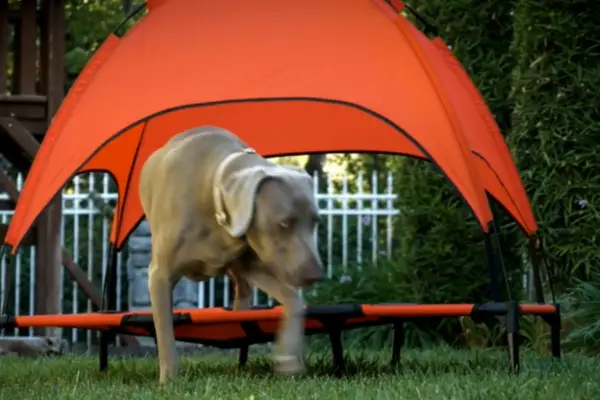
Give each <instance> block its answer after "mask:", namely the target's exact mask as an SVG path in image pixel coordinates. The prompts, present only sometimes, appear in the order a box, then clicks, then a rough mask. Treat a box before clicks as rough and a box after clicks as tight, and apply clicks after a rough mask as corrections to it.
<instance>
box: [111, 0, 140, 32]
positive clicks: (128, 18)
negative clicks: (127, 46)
mask: <svg viewBox="0 0 600 400" xmlns="http://www.w3.org/2000/svg"><path fill="white" fill-rule="evenodd" d="M144 8H146V2H143V3H142V4H138V5H137V6H136V7H135V8H134V9H133V10H131V11H130V12H129V14H128V15H127V16H126V17H125V19H124V20H123V21H122V22H121V23H120V24H119V25H118V26H117V27H116V28H115V29H114V30H113V34H114V35H116V36H119V31H120V30H121V29H122V28H123V27H124V26H125V24H126V23H127V22H128V21H129V20H130V19H131V18H133V17H135V16H136V15H137V14H138V13H139V12H141V11H142V10H143V9H144Z"/></svg>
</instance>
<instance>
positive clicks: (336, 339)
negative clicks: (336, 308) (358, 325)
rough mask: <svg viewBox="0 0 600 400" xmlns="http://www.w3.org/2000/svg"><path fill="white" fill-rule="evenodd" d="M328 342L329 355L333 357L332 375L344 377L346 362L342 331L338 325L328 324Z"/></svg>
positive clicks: (334, 323)
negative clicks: (329, 344) (329, 347)
mask: <svg viewBox="0 0 600 400" xmlns="http://www.w3.org/2000/svg"><path fill="white" fill-rule="evenodd" d="M327 327H328V332H327V333H328V334H329V341H330V342H331V353H332V355H333V373H334V375H335V376H336V377H338V378H340V377H342V376H343V375H344V373H345V369H346V362H345V360H344V347H343V345H342V330H341V329H340V326H339V323H338V322H337V321H336V322H333V323H328V324H327Z"/></svg>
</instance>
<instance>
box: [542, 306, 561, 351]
mask: <svg viewBox="0 0 600 400" xmlns="http://www.w3.org/2000/svg"><path fill="white" fill-rule="evenodd" d="M554 307H556V312H554V313H553V314H550V315H542V319H543V320H544V321H545V322H546V323H547V324H548V325H550V346H551V348H552V357H553V358H556V359H559V358H560V357H561V354H560V353H561V346H560V328H561V316H560V304H556V303H555V304H554Z"/></svg>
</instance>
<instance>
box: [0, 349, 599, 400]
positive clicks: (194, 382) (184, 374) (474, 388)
mask: <svg viewBox="0 0 600 400" xmlns="http://www.w3.org/2000/svg"><path fill="white" fill-rule="evenodd" d="M350 353H351V355H353V356H354V357H349V360H348V364H349V368H348V372H349V376H347V377H346V378H343V379H338V378H334V377H332V376H331V375H330V374H329V373H330V370H331V369H330V367H331V366H330V359H329V354H328V353H325V352H323V353H312V354H309V355H308V358H307V361H308V368H309V369H308V372H307V375H306V376H304V377H300V378H283V377H276V376H274V375H273V374H272V372H271V364H270V361H269V359H268V358H267V357H264V356H251V358H250V361H249V363H248V365H247V366H246V367H245V368H244V369H242V370H239V369H238V368H237V365H236V360H235V358H233V357H231V356H227V355H215V354H210V355H206V356H194V357H183V358H182V367H181V376H180V377H179V378H178V379H177V380H176V381H174V382H171V383H170V384H169V385H167V386H166V387H164V388H160V387H158V385H157V381H156V368H157V367H156V360H155V359H154V358H145V359H144V358H130V359H113V360H112V361H111V368H110V370H109V372H108V373H107V374H102V373H100V372H98V371H97V360H96V358H93V357H85V356H78V357H63V358H53V359H37V360H31V359H29V360H28V359H17V358H9V357H6V358H0V399H10V400H13V399H14V400H16V399H36V400H43V399H53V400H56V399H77V400H85V399H115V400H116V399H127V400H134V399H172V400H175V399H177V400H179V399H187V398H189V399H213V400H217V399H244V400H250V399H252V400H261V399H283V400H285V399H320V400H330V399H331V400H334V399H344V400H351V399H378V400H385V399H411V400H412V399H436V400H437V399H457V400H469V399H485V400H494V399H527V400H534V399H553V400H554V399H568V400H575V399H600V359H594V358H586V357H583V356H577V355H566V356H565V357H564V358H563V360H562V361H561V362H553V361H552V360H551V358H550V357H549V356H536V355H535V354H532V353H527V352H523V354H522V361H523V367H522V370H521V373H520V374H519V375H510V374H509V373H508V372H507V368H506V367H507V359H506V354H505V353H503V352H501V351H491V350H488V351H478V352H476V351H472V352H468V351H457V350H450V349H446V348H438V349H431V350H410V351H406V352H404V353H403V368H402V370H401V371H400V372H395V371H393V370H392V369H391V367H390V366H389V353H388V352H383V351H382V352H364V353H362V354H360V352H359V351H358V350H357V349H351V351H350Z"/></svg>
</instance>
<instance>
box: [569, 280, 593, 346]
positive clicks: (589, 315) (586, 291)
mask: <svg viewBox="0 0 600 400" xmlns="http://www.w3.org/2000/svg"><path fill="white" fill-rule="evenodd" d="M567 302H568V303H567V304H568V308H567V309H566V310H565V312H564V321H565V324H566V325H567V326H568V329H569V331H570V332H569V333H568V335H567V337H566V338H565V341H564V342H565V345H566V346H567V348H572V349H582V350H584V351H589V352H593V353H595V354H598V353H600V270H598V269H596V270H592V271H591V273H590V280H589V281H588V282H586V281H583V280H577V284H576V285H575V286H574V287H573V289H571V291H570V293H569V294H568V296H567Z"/></svg>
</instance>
